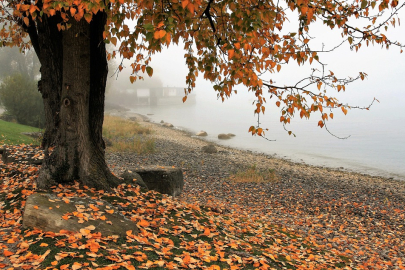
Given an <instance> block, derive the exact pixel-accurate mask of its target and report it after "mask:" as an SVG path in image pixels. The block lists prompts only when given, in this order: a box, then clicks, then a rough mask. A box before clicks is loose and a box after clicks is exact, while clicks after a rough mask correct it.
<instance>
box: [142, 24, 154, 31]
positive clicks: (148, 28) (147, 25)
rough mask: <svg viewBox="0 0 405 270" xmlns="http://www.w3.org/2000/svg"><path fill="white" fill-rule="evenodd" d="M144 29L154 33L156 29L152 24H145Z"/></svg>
mask: <svg viewBox="0 0 405 270" xmlns="http://www.w3.org/2000/svg"><path fill="white" fill-rule="evenodd" d="M144 28H145V30H147V31H153V29H154V27H153V24H151V23H148V24H145V25H144Z"/></svg>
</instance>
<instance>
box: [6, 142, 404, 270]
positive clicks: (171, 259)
mask: <svg viewBox="0 0 405 270" xmlns="http://www.w3.org/2000/svg"><path fill="white" fill-rule="evenodd" d="M9 150H10V151H12V153H13V154H15V155H17V156H20V157H24V156H25V155H27V154H28V153H31V154H32V153H35V156H34V158H36V159H41V158H43V153H42V152H41V151H40V150H39V149H37V148H33V147H31V146H27V145H25V146H24V145H22V146H16V147H13V149H9ZM37 172H38V167H37V166H35V165H28V164H25V163H22V162H18V163H9V164H4V163H2V162H1V161H0V269H9V267H14V268H15V269H17V268H20V269H100V270H101V269H211V270H217V269H218V270H220V269H405V262H404V258H403V256H402V254H403V252H402V250H403V249H404V244H405V243H404V241H402V240H403V238H404V228H403V220H404V217H405V216H404V215H405V210H404V209H403V207H402V206H403V199H402V198H401V197H400V196H398V198H395V196H392V197H390V196H389V197H388V198H387V199H386V200H385V202H382V201H381V200H380V199H376V198H375V197H372V196H374V195H373V194H375V193H377V192H381V190H382V188H377V187H374V188H375V189H373V191H368V192H365V193H363V194H362V195H356V196H354V197H355V198H356V199H353V197H352V196H349V197H346V196H344V194H345V193H341V191H339V190H332V189H329V188H326V187H323V188H322V189H321V190H322V191H323V192H324V194H320V195H318V196H317V197H316V198H311V197H310V196H308V194H307V193H306V191H305V188H302V187H301V188H299V187H298V188H297V189H295V192H294V188H293V187H291V189H286V190H283V189H281V190H278V189H277V185H274V186H273V187H274V188H275V189H276V190H278V191H280V192H277V193H278V194H277V195H276V196H274V197H273V196H272V197H271V199H269V200H262V201H260V200H259V201H257V200H256V197H258V198H263V197H262V195H260V193H263V192H262V190H263V189H262V188H263V186H256V188H255V189H256V190H255V191H253V190H254V189H249V190H250V191H253V193H249V194H246V190H243V189H241V190H239V191H238V193H236V194H238V196H233V197H231V196H224V197H221V198H217V199H216V200H213V201H212V202H211V203H210V204H209V205H207V206H203V205H199V204H198V203H195V202H194V203H186V200H183V199H187V198H183V199H173V198H172V197H168V196H166V195H162V194H158V193H156V192H153V191H150V192H147V193H143V192H141V191H140V189H139V187H138V186H135V185H127V184H124V185H120V186H119V187H118V188H116V189H113V190H111V191H109V192H107V191H100V190H99V191H96V190H95V189H90V188H88V187H86V186H82V185H80V184H79V183H74V184H73V185H57V186H54V187H52V188H51V190H50V192H51V193H53V194H55V196H56V197H57V199H56V200H55V201H54V206H55V207H58V206H60V205H61V204H65V203H67V202H69V200H70V199H71V198H72V197H76V198H77V197H80V198H84V200H85V199H86V198H92V199H95V200H97V205H96V204H89V205H84V204H77V205H76V211H72V212H68V213H64V214H63V216H62V218H64V219H69V220H71V221H72V222H78V223H79V224H82V225H83V227H82V228H81V229H80V230H79V231H77V232H71V231H69V230H61V231H60V232H58V233H54V232H45V231H41V230H38V229H32V228H31V229H26V228H22V226H21V224H22V214H23V209H24V207H25V205H26V199H27V197H28V196H29V195H31V194H33V193H35V192H37V190H36V186H35V179H36V177H37ZM192 177H193V176H192V175H191V174H188V173H186V174H185V179H186V181H187V180H188V179H189V180H190V181H191V178H192ZM372 183H374V182H372ZM374 184H375V183H374ZM231 185H233V184H231ZM325 185H326V184H325ZM398 186H399V185H398ZM398 186H397V187H398ZM257 187H260V188H257ZM399 189H400V190H403V185H401V188H399ZM297 190H300V192H299V193H297V192H296V191H297ZM206 191H207V190H206ZM211 192H212V190H209V191H207V192H200V191H199V192H198V193H199V196H207V195H209V194H210V193H211ZM273 194H274V193H273ZM339 194H343V196H339ZM384 194H390V193H384ZM394 194H399V193H394ZM189 195H191V194H189ZM328 196H333V198H335V199H330V198H331V197H328ZM377 197H378V198H381V196H377ZM212 198H214V197H212ZM269 198H270V197H269ZM327 198H329V200H326V199H327ZM189 199H194V198H192V197H191V196H190V197H189ZM245 199H249V201H252V202H253V203H254V205H255V209H251V210H254V211H256V213H258V215H254V214H253V213H254V211H253V212H251V213H248V211H247V210H248V209H246V208H245V209H242V208H233V209H232V210H231V211H229V206H230V205H238V203H237V202H238V201H240V200H245ZM222 200H223V201H222ZM306 201H312V203H313V204H312V206H311V203H310V204H308V205H307V204H306ZM107 203H108V205H113V206H114V207H116V209H119V211H120V213H121V214H122V215H124V216H125V217H126V218H128V219H130V220H132V221H133V223H134V229H133V230H128V231H126V234H125V235H124V236H121V237H120V236H118V235H103V234H101V233H100V232H98V231H97V227H95V226H91V225H90V226H89V225H87V224H86V223H85V222H86V220H89V219H95V220H98V221H99V222H100V223H101V222H105V223H107V224H108V222H111V221H110V220H109V219H108V218H107V216H108V215H107V214H106V212H110V213H111V211H113V209H110V210H108V208H105V209H106V210H105V211H102V210H100V209H101V207H100V205H103V204H105V205H107ZM315 205H316V207H315ZM31 207H33V208H34V209H36V210H38V211H41V209H40V208H41V207H44V206H43V205H39V206H36V205H34V206H32V205H31ZM227 209H228V211H227ZM266 209H267V210H266ZM266 211H267V213H266ZM269 211H270V212H269ZM265 213H266V214H265ZM292 228H295V229H292ZM298 228H300V229H301V230H298Z"/></svg>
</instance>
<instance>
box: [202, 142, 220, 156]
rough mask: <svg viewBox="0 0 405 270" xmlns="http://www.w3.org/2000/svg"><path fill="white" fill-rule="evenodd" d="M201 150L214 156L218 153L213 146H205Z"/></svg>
mask: <svg viewBox="0 0 405 270" xmlns="http://www.w3.org/2000/svg"><path fill="white" fill-rule="evenodd" d="M201 149H202V150H203V152H204V153H207V154H215V153H217V152H218V150H217V148H216V147H215V146H214V145H213V144H209V145H205V146H203V147H202V148H201Z"/></svg>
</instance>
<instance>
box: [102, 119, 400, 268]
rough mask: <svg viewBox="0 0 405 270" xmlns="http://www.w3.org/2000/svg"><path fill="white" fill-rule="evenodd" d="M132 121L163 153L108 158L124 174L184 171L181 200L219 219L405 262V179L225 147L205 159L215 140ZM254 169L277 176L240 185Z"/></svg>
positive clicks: (361, 256)
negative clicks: (242, 174) (242, 219)
mask: <svg viewBox="0 0 405 270" xmlns="http://www.w3.org/2000/svg"><path fill="white" fill-rule="evenodd" d="M130 116H131V119H133V120H135V121H137V122H139V124H141V125H143V126H147V127H149V128H150V129H151V130H152V131H153V132H152V135H149V136H153V138H154V139H155V147H156V151H155V152H154V153H152V154H147V155H137V154H131V153H125V152H120V153H108V154H107V156H106V159H107V163H108V164H109V165H110V167H111V170H112V171H113V172H114V173H116V174H117V175H119V174H120V173H122V172H123V171H124V170H126V169H130V168H131V167H139V166H142V165H165V166H175V167H179V168H182V170H183V174H184V180H185V186H184V190H183V193H182V194H181V196H180V197H178V200H181V201H184V202H186V203H198V204H200V205H203V206H208V207H211V209H213V210H215V211H218V212H219V213H227V214H230V215H238V216H240V215H244V216H246V218H256V217H259V218H265V219H266V220H270V221H271V222H272V223H274V224H275V225H280V226H283V227H285V228H288V229H289V230H293V231H295V232H297V233H298V234H301V235H302V236H303V237H308V238H309V239H311V241H312V242H313V243H314V245H318V246H324V247H325V248H329V249H330V248H334V249H338V250H340V251H341V252H342V253H345V254H346V255H350V256H351V257H353V259H354V260H357V261H359V262H361V261H370V259H371V258H372V257H373V256H374V257H376V256H377V257H379V258H380V259H382V260H383V261H386V262H388V266H389V265H390V264H392V263H393V262H392V260H391V258H393V257H395V258H405V243H404V241H403V239H405V222H404V220H405V182H404V181H399V180H393V179H387V178H383V177H376V176H369V175H366V174H359V173H354V172H347V171H343V170H335V169H331V168H325V167H316V166H310V165H306V164H300V163H293V162H291V161H288V160H283V159H280V158H275V157H272V156H268V155H264V154H260V153H252V152H249V151H243V150H238V149H232V148H228V147H223V146H220V145H217V144H214V146H215V148H216V149H217V152H216V153H211V154H210V153H205V152H204V151H203V150H202V148H203V147H204V146H207V145H210V144H212V142H207V141H204V140H203V139H200V138H199V137H196V136H194V135H193V134H190V133H188V132H185V131H181V130H177V129H175V128H169V127H165V126H163V125H162V124H159V123H151V122H149V121H148V120H147V118H146V117H145V116H142V115H139V114H132V115H130ZM121 117H128V115H125V114H124V115H121ZM252 166H254V167H255V168H257V169H259V170H269V169H270V170H274V172H275V174H276V175H277V177H276V179H274V180H273V181H269V182H260V183H253V182H250V183H249V182H235V181H232V179H231V176H232V175H233V174H235V173H236V172H238V171H243V170H246V169H248V168H251V167H252ZM400 239H402V240H400ZM386 266H387V265H386ZM386 266H385V267H383V268H386ZM377 268H379V267H378V266H377V265H376V269H377ZM388 269H390V267H388ZM392 269H394V268H392Z"/></svg>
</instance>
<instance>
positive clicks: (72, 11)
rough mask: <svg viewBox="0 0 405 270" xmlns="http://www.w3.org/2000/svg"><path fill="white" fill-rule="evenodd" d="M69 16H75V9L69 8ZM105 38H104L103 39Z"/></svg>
mask: <svg viewBox="0 0 405 270" xmlns="http://www.w3.org/2000/svg"><path fill="white" fill-rule="evenodd" d="M70 14H71V15H72V16H75V14H76V9H75V8H74V7H71V8H70ZM104 38H105V37H104Z"/></svg>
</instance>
